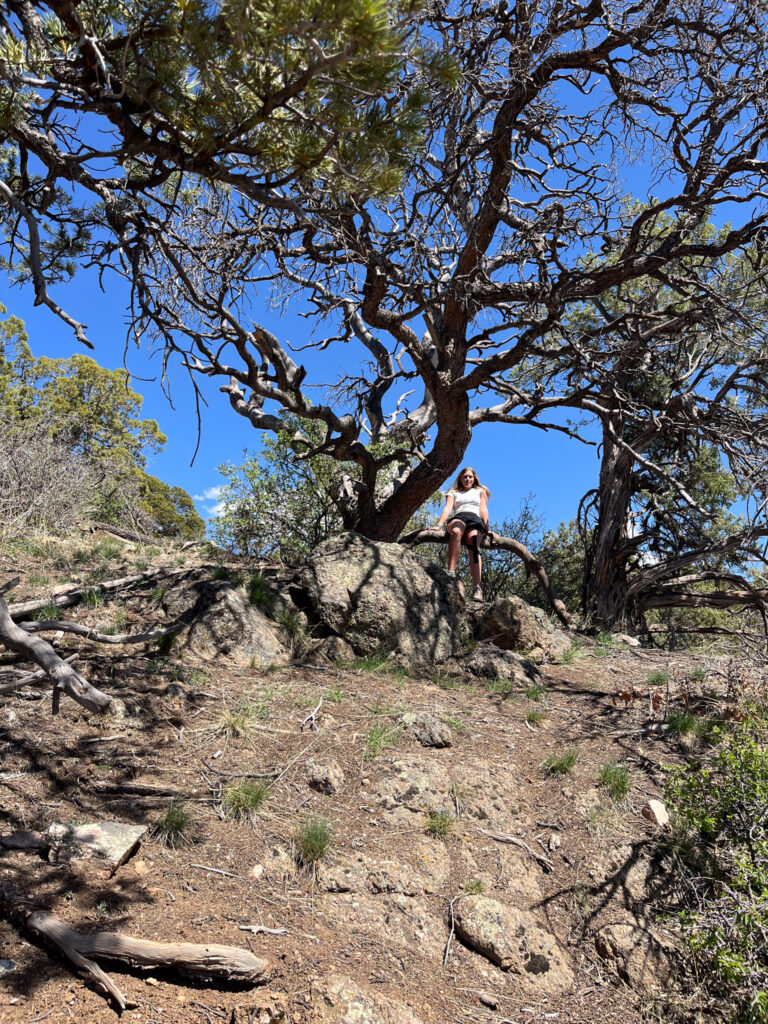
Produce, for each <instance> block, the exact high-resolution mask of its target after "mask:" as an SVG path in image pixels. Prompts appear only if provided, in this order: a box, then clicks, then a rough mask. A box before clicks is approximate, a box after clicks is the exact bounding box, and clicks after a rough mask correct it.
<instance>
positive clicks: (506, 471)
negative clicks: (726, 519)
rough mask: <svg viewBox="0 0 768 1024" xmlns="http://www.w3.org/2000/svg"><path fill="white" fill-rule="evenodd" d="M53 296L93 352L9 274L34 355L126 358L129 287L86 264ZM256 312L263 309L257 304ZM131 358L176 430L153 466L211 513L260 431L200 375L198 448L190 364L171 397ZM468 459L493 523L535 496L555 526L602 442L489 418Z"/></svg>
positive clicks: (323, 360)
mask: <svg viewBox="0 0 768 1024" xmlns="http://www.w3.org/2000/svg"><path fill="white" fill-rule="evenodd" d="M51 294H52V295H53V296H54V297H55V298H56V300H57V301H58V302H59V303H60V305H62V306H63V307H64V308H65V309H66V310H67V312H68V313H70V314H71V315H72V316H74V317H75V318H76V319H78V320H81V321H83V322H84V323H86V324H87V325H88V331H87V334H88V337H89V339H90V340H91V342H92V343H93V345H94V347H95V351H94V352H91V353H89V352H87V350H86V349H85V348H84V347H83V346H82V345H80V344H79V343H78V342H77V340H76V339H75V337H74V334H73V333H72V331H71V330H70V329H69V328H68V327H67V326H66V325H65V324H64V323H63V322H62V321H60V320H59V319H58V318H57V317H55V316H54V315H53V314H52V313H51V312H50V311H49V310H48V309H47V308H45V307H41V306H38V307H35V306H34V304H33V302H34V296H33V293H32V290H31V289H30V288H24V289H20V288H17V287H14V288H11V287H10V286H9V282H8V281H7V279H0V302H2V304H3V305H4V306H5V307H6V309H7V311H8V313H13V314H15V315H16V316H19V317H21V319H22V320H24V321H25V323H26V325H27V332H28V334H29V341H30V345H31V348H32V351H33V353H34V354H35V355H36V356H50V357H52V358H67V357H68V356H71V355H72V354H73V353H75V352H81V353H84V354H89V355H92V356H93V357H94V358H95V359H96V360H97V362H99V363H100V364H101V365H102V366H106V367H108V368H109V369H114V368H115V367H118V366H122V365H123V353H124V348H125V337H126V322H127V313H126V308H125V307H126V302H127V290H126V289H125V287H124V285H121V283H120V282H119V281H117V279H116V278H115V277H112V278H111V279H110V281H109V288H108V290H107V291H106V293H105V292H102V291H101V290H100V289H99V285H98V280H97V278H96V275H94V274H91V273H88V272H81V273H79V274H78V275H77V276H76V277H75V278H74V279H73V280H72V281H71V282H70V283H69V284H66V285H59V286H58V287H57V288H55V289H51ZM265 300H266V296H265ZM254 315H255V316H258V315H259V310H258V308H256V309H254ZM260 322H261V323H262V324H263V325H264V326H265V327H267V328H268V329H269V330H270V331H272V332H273V333H274V334H275V335H276V336H277V337H278V338H280V339H281V340H287V341H290V342H291V343H292V344H294V345H301V344H305V343H306V342H307V341H308V340H309V330H310V327H309V325H308V324H307V321H306V320H303V319H302V318H301V317H299V316H297V315H291V314H290V313H288V314H286V315H285V316H282V317H281V316H279V315H278V314H276V313H275V312H274V311H271V310H270V309H269V308H268V306H267V303H266V301H265V303H264V308H263V310H262V311H261V315H260ZM355 351H356V352H357V349H356V350H355ZM345 355H346V352H345V349H344V348H343V347H342V346H340V345H336V346H333V347H332V348H331V349H329V350H328V351H327V352H325V353H312V354H309V353H303V354H302V355H301V361H305V362H306V363H307V365H308V368H309V370H310V374H309V376H310V377H312V379H313V381H314V382H315V383H321V382H322V383H329V382H331V381H332V380H335V379H336V377H337V376H338V375H339V374H340V373H341V372H342V371H343V370H344V366H343V365H342V361H343V360H344V357H345ZM126 365H127V367H128V369H129V370H130V371H131V373H132V374H133V375H134V378H135V379H134V382H133V387H134V389H135V390H136V391H138V392H139V394H141V395H143V396H144V407H143V410H142V415H143V416H145V417H147V418H151V419H156V420H157V421H158V423H159V425H160V428H161V429H162V430H163V432H164V433H165V434H167V436H168V443H167V445H166V447H165V451H164V452H162V453H161V454H159V455H156V456H154V457H153V458H152V460H151V464H150V466H149V467H148V468H149V471H150V472H151V473H153V474H154V475H155V476H158V477H160V478H161V479H163V480H165V481H166V482H167V483H169V484H176V485H178V486H180V487H183V488H184V490H186V491H188V492H189V493H190V494H191V495H193V496H194V497H195V499H196V501H197V508H198V511H199V512H200V514H201V515H203V516H204V517H207V516H208V515H210V513H211V512H212V510H213V509H214V507H215V505H216V496H217V488H219V487H220V486H221V484H222V477H221V476H220V474H219V473H218V471H217V469H218V466H219V465H220V464H221V463H223V462H227V461H229V462H232V463H235V464H239V463H240V462H241V461H242V455H243V450H244V449H246V448H247V449H249V450H250V451H252V452H257V451H258V449H259V433H258V432H257V431H255V430H254V429H253V427H252V426H251V425H250V424H249V423H248V422H247V421H246V420H245V419H243V418H242V417H240V416H238V415H237V414H236V413H234V412H233V411H232V410H231V408H230V406H229V402H228V400H227V399H226V397H225V396H223V395H221V394H220V393H219V391H218V385H217V384H216V383H215V382H212V381H210V380H206V379H201V380H200V381H199V385H200V387H201V389H202V390H203V395H204V397H205V399H206V401H207V402H208V407H207V409H203V422H202V434H201V439H200V448H199V450H198V452H197V455H196V456H195V448H196V445H197V421H196V416H195V403H194V394H193V389H192V386H191V384H190V382H189V380H188V379H187V376H186V373H185V371H184V370H183V369H182V367H181V366H179V365H178V364H176V365H174V366H172V367H171V368H170V371H169V383H170V389H171V397H172V401H173V405H171V404H169V402H168V400H167V398H166V397H165V395H164V394H163V391H162V387H161V384H160V380H159V375H160V372H161V364H160V358H159V356H155V357H151V356H150V354H149V353H148V352H146V351H144V350H137V349H136V348H135V347H134V346H132V347H131V348H129V350H128V352H127V355H126ZM347 368H348V366H347ZM193 457H194V464H191V463H192V459H193ZM464 463H466V464H469V465H472V466H474V468H475V469H476V471H477V473H478V475H479V477H480V479H481V480H482V481H483V482H484V483H486V484H487V486H488V487H490V489H491V492H492V496H493V499H492V502H491V505H490V509H489V510H490V513H491V520H492V522H495V523H497V524H498V523H500V522H501V521H502V520H503V519H504V518H505V517H507V516H514V515H515V514H516V512H517V511H518V508H519V505H520V502H521V501H522V500H523V499H524V498H525V497H526V496H527V495H528V494H532V495H533V499H534V503H535V505H536V509H537V511H538V513H539V515H540V516H541V517H542V518H543V520H544V523H545V525H546V527H547V528H552V529H555V528H556V527H557V525H558V523H560V522H561V521H568V520H570V519H571V518H573V516H574V515H575V514H576V510H577V507H578V502H579V499H580V498H581V496H582V495H583V494H584V492H585V491H586V490H588V489H589V488H590V487H592V486H594V483H595V481H596V479H597V472H598V464H597V455H596V449H595V448H594V447H587V446H585V445H583V444H581V443H579V442H577V441H573V440H570V439H569V438H567V437H565V436H564V435H562V434H560V433H557V432H553V431H551V432H549V433H544V432H543V431H541V430H537V429H535V428H533V427H520V426H508V425H500V424H486V425H483V426H481V427H480V428H478V429H477V430H476V431H475V434H474V437H473V439H472V443H471V445H470V447H469V449H468V452H467V454H466V456H465V459H464Z"/></svg>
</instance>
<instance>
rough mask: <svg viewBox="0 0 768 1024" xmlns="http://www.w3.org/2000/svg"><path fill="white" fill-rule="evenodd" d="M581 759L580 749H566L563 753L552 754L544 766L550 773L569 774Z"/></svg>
mask: <svg viewBox="0 0 768 1024" xmlns="http://www.w3.org/2000/svg"><path fill="white" fill-rule="evenodd" d="M578 759H579V752H578V750H564V751H563V753H562V754H550V755H549V757H548V758H547V759H546V761H545V762H544V767H545V768H546V769H547V771H548V772H549V774H550V775H568V773H569V772H572V771H573V769H574V766H575V764H576V762H577V761H578Z"/></svg>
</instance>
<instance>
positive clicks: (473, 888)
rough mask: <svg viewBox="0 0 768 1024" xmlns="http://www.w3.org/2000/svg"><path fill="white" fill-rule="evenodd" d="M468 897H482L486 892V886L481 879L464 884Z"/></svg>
mask: <svg viewBox="0 0 768 1024" xmlns="http://www.w3.org/2000/svg"><path fill="white" fill-rule="evenodd" d="M461 888H462V889H463V890H464V892H465V893H466V894H467V896H482V895H483V893H484V892H485V886H484V885H483V883H482V881H481V880H480V879H479V878H470V879H469V881H468V882H464V883H463V884H462V886H461Z"/></svg>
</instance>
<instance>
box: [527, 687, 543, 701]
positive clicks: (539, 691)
mask: <svg viewBox="0 0 768 1024" xmlns="http://www.w3.org/2000/svg"><path fill="white" fill-rule="evenodd" d="M545 692H546V691H545V690H544V687H543V686H541V685H540V684H539V683H529V684H528V686H526V688H525V696H526V698H527V699H528V700H534V701H537V702H538V701H542V700H544V693H545Z"/></svg>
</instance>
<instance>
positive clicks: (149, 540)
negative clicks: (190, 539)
mask: <svg viewBox="0 0 768 1024" xmlns="http://www.w3.org/2000/svg"><path fill="white" fill-rule="evenodd" d="M96 530H103V531H104V533H112V534H114V535H115V537H122V539H123V540H132V541H135V542H136V543H137V544H159V543H161V542H162V539H163V538H162V537H152V536H150V535H149V534H148V533H136V532H135V531H134V530H125V529H123V527H122V526H111V525H110V524H109V523H91V533H95V532H96Z"/></svg>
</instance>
